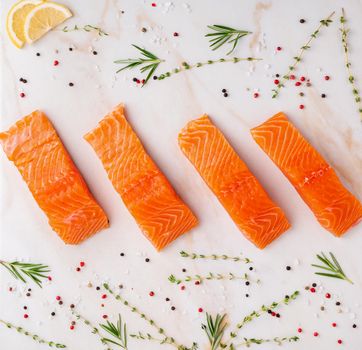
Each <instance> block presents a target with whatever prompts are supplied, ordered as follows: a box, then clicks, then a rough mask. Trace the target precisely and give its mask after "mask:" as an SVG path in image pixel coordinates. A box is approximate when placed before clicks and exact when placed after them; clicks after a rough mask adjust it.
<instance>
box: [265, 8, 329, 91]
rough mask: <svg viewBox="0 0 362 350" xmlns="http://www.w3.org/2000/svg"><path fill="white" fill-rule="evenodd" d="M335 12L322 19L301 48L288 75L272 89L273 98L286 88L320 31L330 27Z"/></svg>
mask: <svg viewBox="0 0 362 350" xmlns="http://www.w3.org/2000/svg"><path fill="white" fill-rule="evenodd" d="M334 13H335V12H334V11H333V12H332V13H331V14H330V15H329V16H328V17H327V18H326V19H322V20H321V21H320V22H319V23H320V24H319V26H318V28H317V29H316V30H315V31H314V32H313V33H312V34H311V35H310V37H309V39H308V41H307V42H306V43H305V44H304V45H303V46H302V47H301V48H300V51H299V54H298V55H297V56H294V63H293V64H292V65H291V66H289V69H288V71H287V73H286V74H284V75H283V77H282V79H280V82H279V84H278V85H277V87H276V88H275V89H272V92H273V95H272V98H276V97H277V96H278V95H279V93H280V89H281V88H283V87H284V84H285V82H286V81H287V80H289V77H290V74H291V73H292V72H293V71H294V70H295V68H296V67H297V65H298V63H299V62H300V61H301V60H302V57H303V55H304V53H305V52H306V51H307V50H309V49H310V47H311V44H312V41H313V40H314V39H316V38H317V36H318V35H319V34H320V31H321V29H322V27H328V26H329V24H330V23H331V22H332V19H331V18H332V17H333V16H334Z"/></svg>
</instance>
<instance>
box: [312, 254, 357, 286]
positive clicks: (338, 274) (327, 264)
mask: <svg viewBox="0 0 362 350" xmlns="http://www.w3.org/2000/svg"><path fill="white" fill-rule="evenodd" d="M329 255H330V258H328V257H327V255H326V254H324V253H321V254H317V259H318V260H319V261H320V262H321V263H322V264H323V265H317V264H312V266H313V267H316V268H318V269H322V270H323V271H324V272H315V274H316V275H319V276H324V277H332V278H337V279H341V280H344V281H347V282H349V283H351V284H353V282H352V281H351V280H350V279H349V278H348V277H347V276H346V274H345V273H344V271H343V269H342V267H341V265H340V264H339V262H338V260H337V258H336V257H335V256H334V255H333V254H332V253H331V252H330V253H329ZM325 271H326V272H325Z"/></svg>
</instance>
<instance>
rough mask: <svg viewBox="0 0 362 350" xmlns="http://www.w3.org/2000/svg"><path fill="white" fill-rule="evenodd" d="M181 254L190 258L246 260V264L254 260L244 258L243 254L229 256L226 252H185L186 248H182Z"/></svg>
mask: <svg viewBox="0 0 362 350" xmlns="http://www.w3.org/2000/svg"><path fill="white" fill-rule="evenodd" d="M180 255H181V256H182V257H183V258H190V259H193V260H195V259H209V260H231V261H235V262H244V263H245V264H250V263H252V261H251V260H250V259H249V258H243V257H241V256H229V255H226V254H221V255H218V254H210V255H205V254H198V253H188V252H185V251H184V250H182V251H181V252H180Z"/></svg>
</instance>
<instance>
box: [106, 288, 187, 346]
mask: <svg viewBox="0 0 362 350" xmlns="http://www.w3.org/2000/svg"><path fill="white" fill-rule="evenodd" d="M103 287H104V289H105V290H106V291H108V293H109V294H111V295H112V296H113V297H114V298H115V299H116V300H117V301H119V302H121V303H122V304H123V305H125V306H126V307H127V308H129V309H130V310H131V312H133V313H135V314H137V315H138V316H139V317H140V318H141V319H143V320H145V321H146V322H147V323H148V324H149V325H151V326H152V327H153V328H155V329H156V330H157V332H158V333H159V334H161V335H164V336H165V337H167V338H169V339H170V340H171V341H172V343H170V344H171V345H173V346H174V347H176V348H177V349H182V346H183V345H181V344H178V343H177V342H176V340H175V339H174V338H172V337H170V336H168V335H167V334H166V333H165V330H164V329H163V328H161V327H160V326H158V325H157V324H156V322H155V321H154V320H153V319H151V318H149V317H148V316H147V315H146V314H144V313H143V312H141V311H140V310H139V309H138V308H137V307H135V306H133V305H132V304H130V303H129V302H128V301H127V300H126V299H124V298H123V297H122V296H121V295H120V294H116V293H115V292H114V291H113V290H112V289H111V288H110V287H109V285H108V284H107V283H104V284H103ZM184 348H186V347H185V346H184Z"/></svg>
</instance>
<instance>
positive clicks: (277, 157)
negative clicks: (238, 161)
mask: <svg viewBox="0 0 362 350" xmlns="http://www.w3.org/2000/svg"><path fill="white" fill-rule="evenodd" d="M251 134H252V136H253V138H254V140H255V141H256V142H257V143H258V144H259V146H260V147H261V148H262V149H263V150H264V152H265V153H266V154H267V155H268V156H269V157H270V158H271V159H272V160H273V162H274V163H275V164H276V165H277V166H278V167H279V168H280V170H281V171H282V172H283V173H284V175H285V176H286V177H287V178H288V179H289V181H290V182H291V183H292V185H293V186H294V187H295V189H296V190H297V191H298V193H299V195H300V196H301V197H302V199H303V200H304V202H305V203H306V204H307V205H308V206H309V208H310V209H311V210H312V211H313V213H314V215H315V216H316V218H317V220H318V221H319V223H320V224H321V225H322V226H323V227H324V228H325V229H327V230H328V231H330V232H332V233H333V234H334V235H336V236H338V237H339V236H341V235H343V234H344V233H345V232H346V231H347V230H348V229H349V228H350V227H351V226H353V225H355V224H356V223H357V222H358V221H359V220H360V219H361V218H362V206H361V203H360V202H359V201H358V200H357V198H355V197H354V196H353V195H352V194H351V193H350V192H349V191H348V190H347V189H346V188H345V187H344V186H343V184H342V183H341V181H340V180H339V178H338V177H337V174H336V173H335V171H334V170H333V169H332V168H331V166H330V165H329V164H328V163H327V162H326V161H325V160H324V159H323V157H322V156H321V155H320V154H319V153H318V152H317V151H316V150H315V148H314V147H313V146H312V145H311V144H310V143H309V142H308V141H307V140H306V139H305V138H304V137H303V135H302V134H301V133H300V132H299V131H298V129H297V128H296V127H295V126H294V125H293V124H292V123H291V122H290V121H289V120H288V119H287V117H286V116H285V115H284V114H283V113H278V114H276V115H275V116H273V117H272V118H270V119H269V120H267V121H266V122H264V123H263V124H261V125H259V126H257V127H256V128H254V129H252V130H251Z"/></svg>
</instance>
